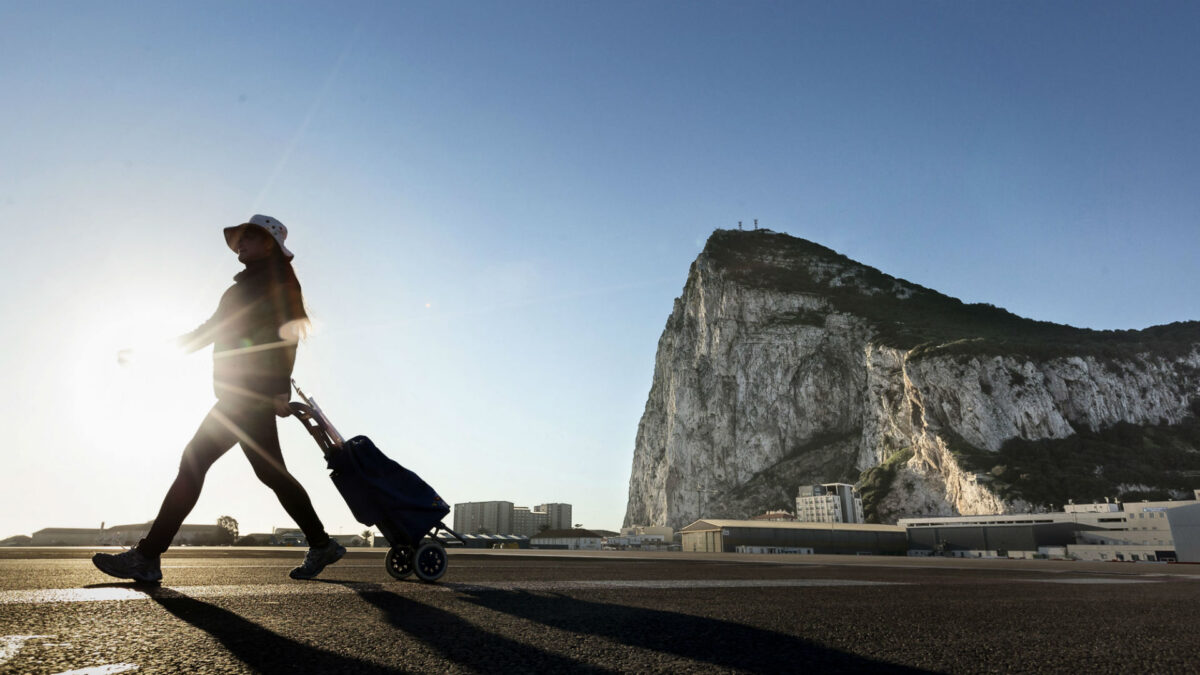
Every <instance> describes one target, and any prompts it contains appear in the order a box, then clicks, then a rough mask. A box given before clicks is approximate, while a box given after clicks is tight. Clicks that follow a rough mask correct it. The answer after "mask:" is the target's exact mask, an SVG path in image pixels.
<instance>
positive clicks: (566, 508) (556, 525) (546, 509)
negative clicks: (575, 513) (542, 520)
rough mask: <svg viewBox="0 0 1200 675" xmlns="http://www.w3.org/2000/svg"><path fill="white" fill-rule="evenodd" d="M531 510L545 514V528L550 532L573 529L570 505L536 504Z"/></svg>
mask: <svg viewBox="0 0 1200 675" xmlns="http://www.w3.org/2000/svg"><path fill="white" fill-rule="evenodd" d="M533 510H534V511H535V512H537V511H541V512H542V513H544V514H546V527H547V528H549V529H551V530H570V529H572V528H574V527H575V523H574V522H572V520H571V505H570V504H561V503H552V504H538V505H537V506H535V507H533Z"/></svg>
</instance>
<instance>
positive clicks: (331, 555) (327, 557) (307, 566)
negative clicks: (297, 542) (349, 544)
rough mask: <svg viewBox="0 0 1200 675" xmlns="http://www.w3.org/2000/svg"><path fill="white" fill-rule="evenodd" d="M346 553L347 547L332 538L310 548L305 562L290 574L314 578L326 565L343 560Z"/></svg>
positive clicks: (300, 577) (289, 574)
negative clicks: (327, 541) (319, 545)
mask: <svg viewBox="0 0 1200 675" xmlns="http://www.w3.org/2000/svg"><path fill="white" fill-rule="evenodd" d="M344 555H346V547H345V546H342V545H341V544H339V543H337V540H335V539H330V540H329V543H328V544H325V545H324V546H322V547H320V548H316V547H312V548H310V549H308V553H307V554H306V555H305V556H304V564H303V565H301V566H299V567H297V568H296V569H294V570H292V571H291V572H290V573H288V576H290V577H291V578H293V579H312V578H313V577H315V576H317V575H318V574H320V573H321V570H323V569H325V566H326V565H332V564H333V563H335V562H337V561H339V560H341V559H342V556H344Z"/></svg>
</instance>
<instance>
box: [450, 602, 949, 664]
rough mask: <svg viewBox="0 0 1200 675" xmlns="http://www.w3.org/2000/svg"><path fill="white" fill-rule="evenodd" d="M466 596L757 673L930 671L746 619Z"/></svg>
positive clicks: (563, 626) (569, 627) (565, 627)
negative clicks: (757, 625) (743, 621)
mask: <svg viewBox="0 0 1200 675" xmlns="http://www.w3.org/2000/svg"><path fill="white" fill-rule="evenodd" d="M460 592H462V593H464V594H466V595H467V596H468V597H467V598H465V600H466V601H467V602H472V603H475V604H476V605H479V606H480V607H486V608H488V609H491V610H494V611H497V612H501V613H504V614H508V615H510V616H515V617H519V618H522V619H526V620H528V621H532V622H536V623H540V624H542V625H545V626H549V627H551V628H556V629H558V630H562V631H567V632H572V633H579V634H585V635H595V636H600V637H604V638H607V639H609V640H612V641H613V642H617V643H620V644H624V645H628V646H631V647H638V648H641V649H646V650H649V651H655V652H663V653H669V654H674V655H677V656H680V657H684V658H688V659H693V660H696V661H702V662H704V663H709V664H712V665H713V666H717V667H719V668H730V669H737V670H740V671H748V672H753V673H779V672H785V671H788V670H792V669H798V668H803V669H804V670H809V669H827V670H829V671H830V672H864V671H869V672H874V673H924V672H928V671H924V670H919V669H915V668H909V667H907V666H900V665H896V664H891V663H887V662H883V661H876V660H873V659H869V658H865V657H861V656H857V655H854V654H850V653H847V652H843V651H839V650H837V649H832V648H830V647H825V646H822V645H819V644H816V643H814V642H810V641H808V640H804V639H802V638H798V637H796V636H793V635H788V634H786V633H779V632H776V631H771V630H765V629H761V628H754V627H751V626H747V625H744V624H739V623H734V622H731V621H724V620H721V619H711V618H707V617H699V616H692V615H690V614H682V613H679V612H670V611H664V610H656V609H644V608H640V607H629V606H626V605H618V604H612V603H603V602H591V601H587V600H580V599H578V598H573V597H569V596H565V595H538V594H533V593H528V592H524V591H505V590H492V589H465V590H462V591H460Z"/></svg>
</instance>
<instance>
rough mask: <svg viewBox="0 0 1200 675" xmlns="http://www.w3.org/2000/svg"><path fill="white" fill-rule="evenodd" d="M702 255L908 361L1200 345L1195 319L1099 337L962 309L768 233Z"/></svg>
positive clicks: (734, 237)
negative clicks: (822, 311) (833, 277)
mask: <svg viewBox="0 0 1200 675" xmlns="http://www.w3.org/2000/svg"><path fill="white" fill-rule="evenodd" d="M705 254H706V255H707V256H708V257H709V258H710V259H711V260H713V261H714V262H715V263H716V264H717V265H719V266H720V267H721V268H722V269H723V270H724V272H725V274H726V275H727V277H728V278H730V279H732V280H734V281H737V282H738V283H741V284H744V285H747V286H751V287H756V288H771V289H776V290H781V291H787V292H794V293H808V294H813V295H818V296H821V297H823V298H826V299H827V300H828V301H829V302H830V303H831V304H832V305H833V307H834V308H836V309H837V310H838V311H841V312H846V313H849V314H854V315H856V316H859V317H862V318H863V319H865V320H867V321H869V322H871V324H872V326H873V327H874V329H875V331H876V335H875V339H876V340H877V341H878V342H879V343H880V344H884V345H887V346H890V347H896V348H899V349H911V350H913V354H912V358H921V357H926V356H931V355H935V354H936V355H952V356H964V357H965V356H971V355H1019V356H1023V357H1026V358H1029V359H1031V360H1035V361H1043V360H1048V359H1052V358H1057V357H1063V356H1095V357H1098V358H1102V359H1105V360H1115V359H1128V358H1129V357H1131V356H1133V355H1134V354H1137V353H1142V352H1151V353H1154V354H1156V355H1159V356H1163V357H1168V358H1171V357H1177V356H1183V355H1186V354H1188V353H1190V352H1191V351H1192V349H1193V347H1194V346H1195V345H1196V344H1197V343H1200V322H1197V321H1186V322H1177V323H1172V324H1169V325H1165V326H1154V327H1152V328H1147V329H1145V330H1116V331H1114V330H1104V331H1098V330H1090V329H1085V328H1075V327H1073V326H1066V325H1063V324H1056V323H1051V322H1048V321H1035V320H1033V319H1026V318H1022V317H1020V316H1017V315H1016V314H1013V313H1012V312H1009V311H1007V310H1004V309H1001V308H999V307H995V306H993V305H989V304H982V303H981V304H965V303H963V302H962V301H960V300H957V299H955V298H952V297H949V296H946V295H943V294H941V293H938V292H936V291H933V290H930V289H928V288H924V287H922V286H919V285H917V284H913V283H910V282H908V281H905V280H903V279H897V278H895V277H892V276H889V275H887V274H884V273H883V272H880V271H879V270H877V269H874V268H872V267H868V266H866V265H862V264H861V263H857V262H855V261H853V260H851V259H849V258H847V257H846V256H844V255H841V254H840V253H837V252H836V251H833V250H831V249H829V248H826V247H824V246H821V245H819V244H815V243H813V242H810V241H807V240H804V239H799V238H796V237H791V236H788V235H784V234H777V233H774V232H770V231H766V230H759V231H754V232H743V231H737V230H717V231H716V232H714V233H713V235H712V236H711V237H710V238H709V240H708V245H707V246H706V247H705ZM823 265H835V266H837V267H839V268H841V269H842V273H841V274H840V275H839V277H838V283H837V284H836V285H833V284H830V280H829V279H818V278H816V277H814V275H813V273H812V271H813V269H814V268H816V267H820V266H823ZM899 288H907V289H909V290H910V291H911V292H912V295H911V296H909V297H907V298H903V299H901V298H898V297H896V290H897V289H899ZM800 320H801V321H804V322H806V323H807V322H809V321H811V319H810V318H808V317H804V318H803V319H800Z"/></svg>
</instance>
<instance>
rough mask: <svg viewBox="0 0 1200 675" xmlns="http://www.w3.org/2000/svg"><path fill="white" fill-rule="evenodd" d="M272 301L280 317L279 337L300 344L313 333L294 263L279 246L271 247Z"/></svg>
mask: <svg viewBox="0 0 1200 675" xmlns="http://www.w3.org/2000/svg"><path fill="white" fill-rule="evenodd" d="M270 264H271V280H272V282H273V283H272V289H271V290H272V299H273V300H274V302H275V308H276V312H277V313H278V315H279V317H280V320H281V321H280V326H279V337H280V338H282V339H284V340H287V341H289V342H299V341H301V340H303V339H305V338H307V337H308V336H309V334H310V333H312V321H311V320H310V319H309V318H308V308H307V307H306V306H305V302H304V292H303V291H302V290H301V289H300V280H299V279H298V278H296V270H295V268H294V267H292V261H291V260H290V259H288V257H287V256H285V255H284V254H283V251H281V250H280V249H279V247H278V246H273V247H271V258H270Z"/></svg>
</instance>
